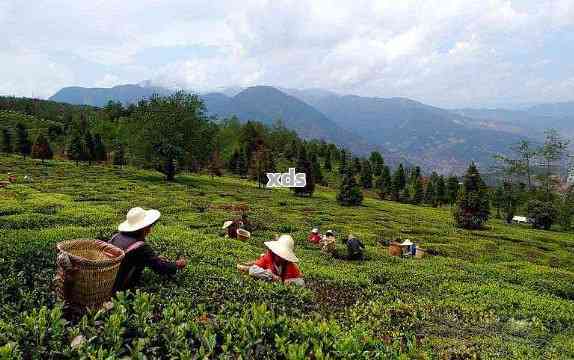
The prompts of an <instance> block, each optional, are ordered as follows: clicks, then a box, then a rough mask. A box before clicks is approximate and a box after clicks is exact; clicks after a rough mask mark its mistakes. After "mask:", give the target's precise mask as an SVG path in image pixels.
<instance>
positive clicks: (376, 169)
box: [369, 151, 385, 177]
mask: <svg viewBox="0 0 574 360" xmlns="http://www.w3.org/2000/svg"><path fill="white" fill-rule="evenodd" d="M369 161H370V162H371V166H372V168H373V176H375V177H378V176H381V174H382V173H383V167H384V166H385V160H384V159H383V156H382V155H381V153H380V152H378V151H373V152H372V153H371V156H370V157H369Z"/></svg>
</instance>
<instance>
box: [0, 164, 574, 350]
mask: <svg viewBox="0 0 574 360" xmlns="http://www.w3.org/2000/svg"><path fill="white" fill-rule="evenodd" d="M8 172H12V173H15V174H17V175H18V181H17V182H16V183H15V184H11V185H9V186H8V187H7V188H5V189H0V274H1V278H2V286H0V308H1V309H0V358H2V359H3V358H16V359H17V358H33V359H40V358H52V359H60V358H93V359H108V358H122V357H129V358H138V359H144V358H157V357H164V358H224V359H238V358H243V359H247V358H289V359H304V358H309V357H310V358H314V359H326V358H369V359H372V358H453V359H465V358H521V359H533V358H549V359H563V358H574V272H573V271H574V240H573V239H572V234H567V233H558V232H551V231H536V230H531V229H530V228H528V227H522V226H508V225H505V224H503V223H502V222H501V221H499V220H491V221H490V222H489V223H488V229H486V230H482V231H473V232H469V231H464V230H459V229H456V228H454V227H453V226H452V218H451V214H450V209H447V208H443V209H433V208H427V207H416V206H409V205H403V204H398V203H392V202H385V201H379V200H376V199H374V198H373V197H369V196H367V197H366V200H365V202H364V203H363V206H361V207H357V208H345V207H341V206H339V205H337V203H336V201H335V195H336V194H335V192H334V191H333V190H332V189H326V188H319V189H318V191H317V192H316V193H315V194H314V196H313V197H312V198H297V197H294V196H293V195H292V193H291V192H289V191H288V190H285V189H273V190H268V189H258V188H257V186H256V184H254V183H252V182H249V181H247V180H241V179H238V178H232V177H221V178H211V177H210V176H203V175H201V176H200V175H191V174H189V175H186V174H180V175H179V176H178V177H177V178H176V181H175V182H173V183H167V182H165V181H164V180H163V177H162V176H161V174H158V173H155V172H151V171H143V170H137V169H132V168H125V169H119V168H113V167H109V166H101V165H92V166H88V165H80V166H76V165H75V164H74V163H73V162H58V161H49V162H46V163H45V164H43V163H41V162H40V161H35V160H23V159H22V158H20V157H15V156H14V157H10V156H2V157H0V174H6V173H8ZM24 175H29V176H30V177H31V180H30V181H24V180H23V176H24ZM240 204H247V205H248V206H249V212H248V219H249V220H250V221H251V223H252V226H253V228H254V231H253V237H252V238H251V239H250V240H249V241H248V242H242V241H239V240H229V239H225V238H223V237H222V236H221V233H220V231H221V230H220V226H221V224H222V223H223V221H224V220H227V219H229V218H231V217H232V216H234V214H233V213H232V210H230V209H231V207H232V206H234V205H240ZM133 206H142V207H146V208H156V209H159V210H160V211H161V212H162V215H163V216H162V218H161V220H160V222H159V223H158V225H157V226H156V227H155V228H154V232H153V233H152V235H151V238H150V239H149V241H150V242H151V243H152V245H153V246H154V247H155V248H156V250H157V251H158V252H160V253H162V254H163V255H165V256H168V257H171V258H174V259H175V258H176V257H178V256H185V257H187V258H188V259H189V260H190V263H189V266H188V267H187V268H186V269H185V271H184V272H183V273H181V274H179V275H178V276H177V277H175V278H173V279H170V278H163V277H160V276H157V275H155V274H153V273H151V272H146V273H145V275H144V280H145V286H143V287H141V288H140V289H139V290H138V291H137V292H135V293H127V294H119V295H118V296H117V298H116V299H115V300H114V302H113V306H108V307H106V308H104V309H101V310H99V311H93V312H91V313H89V314H87V315H86V316H84V317H83V318H82V319H81V320H79V321H78V322H66V321H65V320H64V319H63V317H62V304H61V303H59V302H58V301H57V300H56V298H55V296H54V294H53V289H52V285H51V284H52V281H51V280H52V278H53V276H54V271H55V255H56V252H55V244H56V243H57V242H59V241H62V240H67V239H76V238H101V239H106V238H109V236H110V235H111V234H112V233H113V232H114V230H115V227H116V226H117V224H118V223H120V222H121V221H122V220H123V218H124V216H125V213H126V212H127V210H128V209H129V208H131V207H133ZM315 226H319V227H320V228H321V229H322V230H323V231H324V230H327V229H333V230H335V231H336V232H337V234H339V236H346V235H347V234H348V233H349V232H353V233H354V234H355V235H357V236H358V237H360V238H361V239H362V240H363V242H364V243H365V245H366V246H367V251H366V255H367V257H368V260H367V261H365V262H363V263H350V262H346V261H342V260H334V259H331V258H329V257H327V256H325V255H323V254H321V253H320V251H319V250H318V249H317V248H315V247H313V246H311V245H309V244H308V243H307V242H306V235H307V232H308V231H309V230H310V229H311V228H312V227H315ZM276 233H290V234H292V235H293V237H294V238H295V239H296V241H297V248H296V252H297V254H298V256H299V258H300V259H301V260H302V261H301V269H302V271H303V272H304V274H305V279H306V282H307V284H308V286H307V287H306V288H297V287H285V286H283V285H281V284H270V283H265V282H261V281H256V280H253V279H251V278H248V277H246V276H245V275H242V274H240V273H238V272H237V271H236V268H235V265H236V263H238V262H244V261H248V260H251V259H254V258H256V257H257V256H258V255H259V254H260V253H262V252H263V251H264V247H263V241H266V240H269V239H271V238H272V237H273V236H274V234H276ZM394 237H402V238H406V237H408V238H410V239H411V240H415V241H416V242H417V243H418V244H419V245H420V246H421V247H423V248H426V249H431V250H432V253H433V254H434V255H433V256H428V257H426V258H423V259H400V258H393V257H390V256H388V255H387V250H386V248H385V247H384V246H382V245H380V244H379V241H380V240H383V239H391V238H394ZM338 246H339V247H340V250H343V249H344V248H343V245H342V244H341V243H339V244H338Z"/></svg>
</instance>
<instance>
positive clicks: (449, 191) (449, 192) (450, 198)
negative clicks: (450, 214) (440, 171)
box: [446, 176, 459, 205]
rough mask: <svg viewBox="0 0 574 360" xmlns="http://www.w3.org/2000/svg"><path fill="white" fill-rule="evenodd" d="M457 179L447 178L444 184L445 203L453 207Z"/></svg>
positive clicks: (454, 177) (455, 198)
mask: <svg viewBox="0 0 574 360" xmlns="http://www.w3.org/2000/svg"><path fill="white" fill-rule="evenodd" d="M458 188H459V186H458V178H457V177H456V176H449V177H448V179H447V182H446V202H447V203H448V204H450V205H453V204H454V203H455V202H456V200H457V199H458Z"/></svg>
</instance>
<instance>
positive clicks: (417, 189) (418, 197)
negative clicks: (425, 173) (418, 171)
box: [412, 178, 425, 205]
mask: <svg viewBox="0 0 574 360" xmlns="http://www.w3.org/2000/svg"><path fill="white" fill-rule="evenodd" d="M424 199H425V193H424V190H423V183H422V180H421V179H420V178H417V179H416V181H415V183H414V184H413V200H412V203H413V204H415V205H419V204H421V203H422V202H423V201H424Z"/></svg>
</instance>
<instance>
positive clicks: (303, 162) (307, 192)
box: [292, 145, 315, 196]
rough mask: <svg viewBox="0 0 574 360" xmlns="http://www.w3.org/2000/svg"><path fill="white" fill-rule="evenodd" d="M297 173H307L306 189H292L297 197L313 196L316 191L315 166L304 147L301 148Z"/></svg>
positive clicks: (296, 168)
mask: <svg viewBox="0 0 574 360" xmlns="http://www.w3.org/2000/svg"><path fill="white" fill-rule="evenodd" d="M295 171H296V172H298V173H305V177H306V181H307V184H306V185H305V187H295V188H292V189H293V192H294V193H295V195H298V196H311V195H313V192H314V191H315V178H314V176H313V165H312V163H311V161H310V160H309V157H308V156H307V150H306V149H305V146H304V145H302V146H301V147H300V148H299V155H298V157H297V166H296V167H295Z"/></svg>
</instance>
